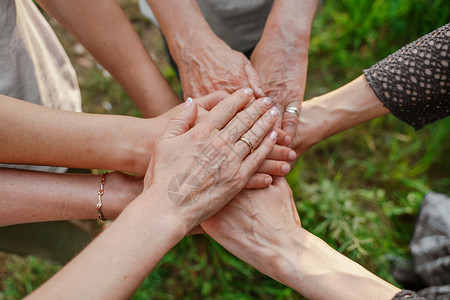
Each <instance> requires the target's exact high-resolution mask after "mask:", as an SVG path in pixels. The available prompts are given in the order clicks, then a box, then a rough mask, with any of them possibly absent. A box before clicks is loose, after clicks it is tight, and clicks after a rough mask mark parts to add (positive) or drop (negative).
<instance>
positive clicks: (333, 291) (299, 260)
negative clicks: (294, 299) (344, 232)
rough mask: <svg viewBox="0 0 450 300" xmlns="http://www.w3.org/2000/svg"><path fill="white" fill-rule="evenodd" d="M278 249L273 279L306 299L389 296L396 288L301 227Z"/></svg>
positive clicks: (390, 296)
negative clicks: (275, 274)
mask: <svg viewBox="0 0 450 300" xmlns="http://www.w3.org/2000/svg"><path fill="white" fill-rule="evenodd" d="M281 249H282V250H281V251H280V257H279V259H278V261H277V264H276V266H275V268H274V269H275V270H276V272H277V276H278V279H277V280H279V281H280V282H282V283H283V284H285V285H287V286H289V287H291V288H293V289H294V290H296V291H297V292H299V293H301V294H302V295H304V296H305V297H307V298H308V299H361V298H363V299H369V298H372V297H373V296H374V295H377V299H391V298H392V297H393V296H394V295H395V294H396V293H397V292H398V291H399V289H398V288H396V287H395V286H393V285H391V284H389V283H388V282H386V281H384V280H383V279H381V278H379V277H377V276H376V275H374V274H372V273H370V272H369V271H367V270H366V269H364V268H363V267H362V266H361V265H359V264H357V263H356V262H354V261H352V260H350V259H348V258H347V257H345V256H343V255H342V254H340V253H339V252H337V251H336V250H334V249H333V248H331V247H330V246H329V245H328V244H327V243H325V242H324V241H323V240H321V239H320V238H318V237H316V236H315V235H313V234H311V233H310V232H308V231H306V230H305V229H303V228H301V227H299V228H298V230H296V231H294V232H292V233H291V234H290V238H289V239H287V243H286V244H285V245H283V246H282V247H281ZM349 287H350V288H349Z"/></svg>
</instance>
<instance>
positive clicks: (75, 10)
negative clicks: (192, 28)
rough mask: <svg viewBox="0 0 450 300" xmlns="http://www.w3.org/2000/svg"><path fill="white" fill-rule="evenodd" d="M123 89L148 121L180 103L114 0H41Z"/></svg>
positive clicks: (45, 7) (40, 2)
mask: <svg viewBox="0 0 450 300" xmlns="http://www.w3.org/2000/svg"><path fill="white" fill-rule="evenodd" d="M38 2H39V4H40V5H42V7H43V8H44V9H45V10H46V11H47V12H48V13H49V14H50V15H52V16H53V17H54V18H55V19H57V20H58V21H59V22H60V23H61V24H62V25H63V26H64V27H65V28H66V29H67V31H69V32H70V33H71V34H72V35H73V36H75V37H76V38H77V39H78V40H79V41H80V42H81V43H82V44H83V45H84V46H85V47H86V49H88V50H89V52H90V53H92V55H93V56H94V57H95V58H96V59H97V60H98V61H99V62H100V64H102V66H104V67H105V68H106V69H107V70H108V71H109V72H110V73H111V74H112V75H113V76H114V77H115V78H116V79H117V81H118V82H119V83H120V84H121V85H122V87H123V88H124V89H125V91H126V92H127V93H128V94H129V95H130V97H131V99H133V101H134V102H135V103H136V105H137V106H138V108H139V109H140V111H141V112H142V114H143V115H144V116H145V117H155V116H158V115H160V114H161V113H163V112H165V111H167V110H169V109H171V108H172V107H174V106H176V105H177V104H179V103H180V99H179V98H178V96H177V95H176V94H175V93H174V92H173V90H172V89H171V88H170V86H169V84H168V83H167V82H166V80H165V79H164V77H163V76H162V74H161V73H160V72H159V70H158V68H157V67H156V65H155V64H154V63H153V61H152V59H151V57H150V55H149V54H148V52H147V49H146V48H145V46H144V44H143V43H142V41H141V40H140V38H139V36H138V35H137V33H136V31H135V30H134V28H133V26H132V25H131V23H130V22H129V20H128V19H127V17H126V16H125V14H124V13H123V11H122V10H121V8H120V6H119V5H118V4H117V1H115V0H105V1H97V0H94V1H91V0H70V1H66V0H39V1H38Z"/></svg>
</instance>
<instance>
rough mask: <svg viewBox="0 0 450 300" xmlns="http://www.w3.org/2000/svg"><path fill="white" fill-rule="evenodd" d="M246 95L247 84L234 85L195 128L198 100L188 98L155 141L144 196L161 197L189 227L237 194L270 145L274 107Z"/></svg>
mask: <svg viewBox="0 0 450 300" xmlns="http://www.w3.org/2000/svg"><path fill="white" fill-rule="evenodd" d="M251 99H253V95H252V90H251V89H248V88H247V89H241V90H238V91H237V92H235V93H234V94H233V95H231V96H230V97H228V98H226V99H224V100H223V101H221V102H220V103H219V104H217V105H216V106H215V107H214V108H213V109H211V111H210V112H209V113H208V115H207V116H206V117H205V119H204V120H203V121H201V122H199V123H198V124H197V125H196V126H195V127H193V125H194V122H195V119H196V116H197V110H198V108H197V104H196V103H195V102H193V101H192V100H188V101H187V102H186V103H185V104H184V109H183V111H182V112H181V113H179V114H177V115H175V116H174V117H173V118H172V119H171V120H170V121H169V123H168V125H167V128H166V130H165V132H164V134H163V135H162V136H161V137H160V138H159V140H158V141H157V142H156V143H155V148H154V150H153V157H152V160H151V162H150V164H149V167H148V170H147V174H146V177H145V179H144V192H143V195H146V194H148V195H150V194H151V195H154V196H157V198H159V199H164V203H165V205H169V206H170V207H171V208H172V209H173V210H174V212H175V214H177V215H179V217H180V218H181V219H182V220H183V222H184V224H185V225H186V227H187V228H188V229H189V230H190V229H192V228H193V227H195V226H196V225H198V224H199V223H200V222H202V221H203V220H205V219H206V218H208V217H210V216H211V215H213V214H214V213H216V212H217V211H218V210H220V209H221V208H222V207H223V206H224V205H225V204H226V203H227V202H228V201H229V200H230V199H231V198H233V197H234V196H236V194H237V193H239V191H240V190H241V189H242V188H243V187H244V186H245V184H246V183H247V181H248V180H249V178H250V177H251V176H252V175H253V174H254V173H255V171H256V170H257V169H258V167H259V166H260V165H261V164H262V162H263V161H264V160H265V158H266V157H267V156H268V155H269V153H270V152H271V151H272V149H273V146H274V145H275V142H276V137H277V133H276V132H275V131H273V130H272V127H273V125H274V123H275V120H276V118H277V116H278V109H276V108H271V106H272V103H271V101H270V99H268V98H260V99H257V100H255V101H253V102H252V103H251V104H250V105H248V104H249V103H250V100H251ZM246 105H248V106H247V107H246V108H245V109H243V108H244V107H245V106H246ZM241 109H242V110H241ZM192 127H193V128H192ZM270 131H271V132H270ZM269 132H270V134H268V133H269ZM148 190H151V192H149V191H148Z"/></svg>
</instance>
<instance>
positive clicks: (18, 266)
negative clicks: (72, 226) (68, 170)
mask: <svg viewBox="0 0 450 300" xmlns="http://www.w3.org/2000/svg"><path fill="white" fill-rule="evenodd" d="M122 2H123V3H122V4H123V5H124V7H126V9H127V14H128V15H130V17H131V18H132V20H133V23H134V24H135V27H136V28H137V30H138V32H139V33H140V34H145V32H146V31H147V30H148V28H147V27H146V26H149V25H148V24H146V23H145V22H144V21H143V20H142V18H141V17H140V16H139V14H137V13H136V8H135V7H134V6H133V4H130V3H128V2H127V1H122ZM449 20H450V6H448V5H447V2H446V1H445V0H435V1H429V0H414V1H410V0H396V1H388V0H384V1H382V0H374V1H368V0H367V1H366V0H365V1H359V0H343V1H323V4H322V5H321V7H320V8H319V10H318V12H317V15H316V18H315V21H314V25H313V31H312V39H311V51H310V61H309V74H308V83H307V91H306V95H307V96H306V98H310V97H313V96H315V95H318V94H322V93H325V92H327V91H331V90H332V89H334V88H336V87H339V86H341V85H342V84H344V83H346V82H348V81H350V80H351V79H353V78H355V77H357V76H358V75H360V74H361V71H362V70H363V69H364V68H368V67H370V65H371V64H373V63H375V62H376V61H378V60H380V59H382V58H384V57H385V56H386V55H388V54H389V53H391V52H393V51H395V50H396V49H398V48H400V47H401V46H403V45H405V44H407V43H409V42H411V41H413V40H414V39H416V38H418V37H420V36H421V35H423V34H425V33H427V32H430V31H432V30H434V29H436V28H438V27H439V26H441V25H443V24H445V23H446V22H449ZM152 45H156V46H154V48H155V49H156V50H155V51H156V55H157V57H158V63H159V67H160V69H161V70H162V72H163V73H164V74H165V75H167V77H169V79H170V81H171V82H175V76H174V73H173V71H172V70H171V69H170V67H169V66H168V64H167V61H166V60H165V59H164V58H162V59H160V55H162V53H163V48H162V44H161V41H160V40H158V41H157V42H156V44H152ZM65 46H66V45H65ZM69 50H70V49H69ZM153 50H154V49H153V48H152V51H153ZM69 52H70V51H69ZM74 63H75V61H74ZM77 71H79V74H81V75H82V78H81V80H80V84H81V88H82V90H83V101H84V108H85V109H86V110H87V111H90V112H100V113H104V112H106V111H105V109H104V107H103V104H102V103H103V102H104V101H108V102H110V103H111V104H112V106H113V109H112V111H110V112H109V113H118V114H131V115H138V112H137V110H136V108H135V106H134V105H133V104H132V103H131V101H130V100H129V98H128V97H127V96H126V94H125V93H124V92H123V90H122V89H121V88H120V87H119V86H118V85H117V83H116V82H115V81H114V80H113V79H111V78H107V77H104V76H103V75H102V74H101V71H100V70H98V69H97V68H96V67H93V68H91V69H82V68H78V69H77ZM174 85H176V87H175V88H179V83H174ZM449 135H450V119H446V120H443V121H440V122H438V123H435V124H432V125H429V126H427V127H426V128H424V129H423V130H420V131H418V132H415V131H414V130H413V129H412V128H411V127H409V126H407V125H405V124H403V123H402V122H400V121H399V120H397V119H395V118H394V117H392V116H388V117H383V118H380V119H377V120H374V121H372V122H369V123H367V124H363V125H360V126H358V127H356V128H353V129H351V130H348V131H346V132H344V133H341V134H339V135H337V136H334V137H332V138H330V139H328V140H326V141H323V142H321V143H320V144H318V145H316V146H315V147H313V148H312V149H310V150H309V151H308V152H307V153H306V154H304V156H303V157H302V158H301V159H300V160H299V162H298V163H297V165H296V167H295V168H294V170H293V171H292V172H291V173H290V174H289V176H288V180H289V182H290V185H291V187H292V188H293V191H294V195H295V198H296V201H297V207H298V210H299V213H300V216H301V218H302V224H303V226H304V227H305V228H307V229H308V230H310V231H311V232H313V233H314V234H317V235H318V236H320V237H321V238H323V239H324V240H325V241H326V242H327V243H329V244H330V245H332V246H333V247H334V248H335V249H337V250H339V251H341V252H342V253H343V254H345V255H347V256H348V257H350V258H352V259H355V260H356V261H358V262H359V263H361V264H362V265H363V266H365V267H366V268H368V269H370V270H371V271H373V272H375V273H376V274H378V275H379V276H381V277H383V278H384V279H386V280H388V281H390V282H392V283H394V284H395V282H394V280H393V278H392V276H391V275H390V273H389V262H388V260H387V257H388V255H398V256H403V257H408V255H409V254H408V243H409V240H410V238H411V234H412V232H413V229H414V222H415V220H416V217H417V212H418V207H419V204H420V201H421V199H422V197H423V196H424V194H425V193H426V192H427V191H429V190H431V189H433V190H435V191H440V192H444V193H448V192H449V190H450V189H449V188H450V178H449V176H448V171H447V169H448V167H449V166H450V164H449V156H448V155H446V153H449V151H450V143H449V140H448V136H449ZM2 257H3V259H2V260H1V261H2V264H0V275H1V283H0V289H1V292H0V299H19V298H21V297H23V296H24V295H26V294H27V293H29V292H30V291H31V290H32V289H34V288H36V287H37V286H38V285H39V284H41V283H42V282H43V281H45V280H46V279H47V278H48V277H49V276H51V275H52V274H53V273H54V272H55V271H56V270H57V269H58V267H57V266H54V265H52V264H49V263H46V262H44V261H42V260H39V259H38V258H35V257H28V258H19V257H16V256H11V255H7V256H2ZM218 297H220V298H223V299H248V298H261V299H302V297H301V296H300V295H298V294H297V293H295V292H293V291H292V290H291V289H289V288H286V287H285V286H283V285H281V284H279V283H277V282H275V281H273V280H271V279H270V278H268V277H266V276H264V275H262V274H260V273H259V272H257V271H255V270H254V269H253V268H252V267H250V266H248V265H246V264H245V263H243V262H241V261H239V260H238V259H236V258H234V257H233V256H232V255H230V254H229V253H228V252H227V251H226V250H224V249H223V248H222V247H221V246H219V245H218V244H216V243H215V242H214V241H212V240H211V239H210V238H208V237H203V236H193V237H186V238H185V239H183V241H182V242H181V243H179V244H178V245H177V246H176V247H174V249H172V250H171V251H170V252H169V253H168V254H167V255H166V256H165V257H164V259H163V260H162V261H161V262H160V263H159V265H158V266H157V267H156V268H155V269H154V270H153V272H152V273H151V274H150V275H149V277H148V278H147V279H146V280H145V281H144V282H143V284H142V285H141V287H140V288H139V289H138V290H137V292H136V294H135V295H134V299H149V298H150V299H179V298H187V299H198V298H202V299H203V298H204V299H210V298H211V299H212V298H218Z"/></svg>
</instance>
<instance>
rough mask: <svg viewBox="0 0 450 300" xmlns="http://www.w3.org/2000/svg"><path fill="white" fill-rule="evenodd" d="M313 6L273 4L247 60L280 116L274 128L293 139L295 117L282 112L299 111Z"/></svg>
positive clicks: (306, 2) (295, 0)
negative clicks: (288, 109) (259, 36)
mask: <svg viewBox="0 0 450 300" xmlns="http://www.w3.org/2000/svg"><path fill="white" fill-rule="evenodd" d="M317 3H318V1H317V0H303V1H299V0H291V1H286V0H276V1H275V2H274V4H273V7H272V10H271V12H270V15H269V17H268V19H267V22H266V26H265V28H264V32H263V34H262V37H261V40H260V41H259V43H258V45H257V46H256V48H255V50H254V51H253V53H252V56H251V62H252V64H253V65H254V67H255V69H256V71H257V73H258V75H259V76H260V78H261V82H262V86H263V90H264V93H265V94H266V95H267V96H270V97H272V99H273V100H274V102H275V103H276V105H277V107H278V108H280V110H281V111H282V112H284V113H283V114H282V115H281V116H280V118H279V121H278V123H277V125H278V126H279V127H281V128H282V129H283V130H285V131H286V132H287V133H288V134H289V135H290V136H291V137H293V136H294V135H295V131H296V129H297V124H298V116H297V115H296V114H293V113H289V112H285V110H286V108H288V107H296V108H298V111H300V107H301V104H302V100H303V95H304V92H305V84H306V73H307V69H308V51H309V40H310V33H311V25H312V21H313V19H314V15H315V12H316V8H317Z"/></svg>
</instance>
